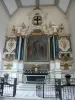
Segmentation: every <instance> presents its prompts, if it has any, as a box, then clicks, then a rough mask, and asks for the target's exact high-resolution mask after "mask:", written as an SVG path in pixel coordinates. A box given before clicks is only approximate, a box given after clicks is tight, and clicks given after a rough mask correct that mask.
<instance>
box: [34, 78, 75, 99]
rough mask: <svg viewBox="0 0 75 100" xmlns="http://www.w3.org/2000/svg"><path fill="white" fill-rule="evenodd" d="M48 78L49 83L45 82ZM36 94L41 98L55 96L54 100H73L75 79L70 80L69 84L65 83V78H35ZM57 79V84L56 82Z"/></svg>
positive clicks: (74, 96) (74, 97)
mask: <svg viewBox="0 0 75 100" xmlns="http://www.w3.org/2000/svg"><path fill="white" fill-rule="evenodd" d="M47 80H50V83H46V81H47ZM37 81H38V82H37V83H38V84H37V86H36V94H37V96H39V97H42V98H55V99H56V100H58V99H59V100H75V79H71V80H70V85H66V80H65V79H62V80H59V79H58V80H54V79H46V81H43V80H37ZM57 81H58V84H57V83H56V82H57Z"/></svg>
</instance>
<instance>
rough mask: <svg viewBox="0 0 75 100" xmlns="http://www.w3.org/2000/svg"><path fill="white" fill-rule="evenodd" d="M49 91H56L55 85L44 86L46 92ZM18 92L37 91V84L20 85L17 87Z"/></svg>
mask: <svg viewBox="0 0 75 100" xmlns="http://www.w3.org/2000/svg"><path fill="white" fill-rule="evenodd" d="M41 86H43V85H41ZM47 89H53V90H54V89H55V86H54V85H51V84H44V90H45V91H46V90H47ZM17 90H23V91H36V84H19V85H17Z"/></svg>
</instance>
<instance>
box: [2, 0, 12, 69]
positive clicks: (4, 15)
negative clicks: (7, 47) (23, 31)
mask: <svg viewBox="0 0 75 100" xmlns="http://www.w3.org/2000/svg"><path fill="white" fill-rule="evenodd" d="M9 20H10V18H9V16H8V14H7V12H6V11H5V9H4V7H3V5H2V4H1V1H0V69H1V66H2V56H3V48H4V42H5V34H6V32H7V28H8V22H9Z"/></svg>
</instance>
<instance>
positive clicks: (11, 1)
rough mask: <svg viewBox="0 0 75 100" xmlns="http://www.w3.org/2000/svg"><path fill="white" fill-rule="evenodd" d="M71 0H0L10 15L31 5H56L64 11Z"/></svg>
mask: <svg viewBox="0 0 75 100" xmlns="http://www.w3.org/2000/svg"><path fill="white" fill-rule="evenodd" d="M71 1H72V0H1V2H2V4H3V6H4V8H5V9H6V11H7V12H8V14H9V15H10V16H12V15H13V14H14V13H15V12H16V11H17V10H18V9H19V8H21V7H33V6H49V5H50V6H57V7H58V8H60V9H61V10H62V11H63V12H64V13H66V12H67V11H68V8H69V6H70V4H71Z"/></svg>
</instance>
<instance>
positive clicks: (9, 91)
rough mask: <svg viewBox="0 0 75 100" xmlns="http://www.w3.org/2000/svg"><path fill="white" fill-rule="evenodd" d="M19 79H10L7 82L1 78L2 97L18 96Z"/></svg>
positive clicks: (0, 94) (0, 93)
mask: <svg viewBox="0 0 75 100" xmlns="http://www.w3.org/2000/svg"><path fill="white" fill-rule="evenodd" d="M16 85H17V78H10V79H8V80H7V81H6V80H5V79H4V78H2V77H0V96H3V97H5V96H7V97H9V96H10V97H14V96H15V95H16Z"/></svg>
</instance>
